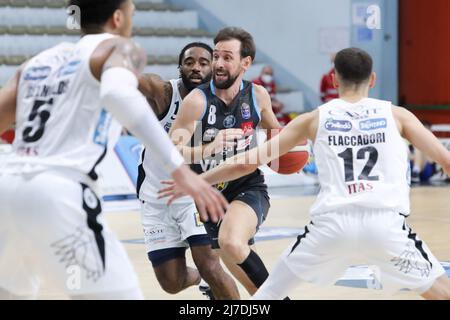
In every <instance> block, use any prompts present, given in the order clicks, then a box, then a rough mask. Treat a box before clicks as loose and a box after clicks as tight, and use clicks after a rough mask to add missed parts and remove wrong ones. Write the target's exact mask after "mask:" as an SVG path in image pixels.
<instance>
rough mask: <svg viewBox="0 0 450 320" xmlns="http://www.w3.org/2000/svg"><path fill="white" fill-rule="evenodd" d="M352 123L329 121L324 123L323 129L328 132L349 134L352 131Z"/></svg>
mask: <svg viewBox="0 0 450 320" xmlns="http://www.w3.org/2000/svg"><path fill="white" fill-rule="evenodd" d="M352 128H353V126H352V123H351V122H350V121H348V120H333V119H329V120H327V122H326V123H325V129H327V130H328V131H341V132H349V131H350V130H352Z"/></svg>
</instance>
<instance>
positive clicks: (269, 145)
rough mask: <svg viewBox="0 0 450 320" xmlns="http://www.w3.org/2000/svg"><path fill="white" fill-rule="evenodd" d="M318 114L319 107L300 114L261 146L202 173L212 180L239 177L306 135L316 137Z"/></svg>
mask: <svg viewBox="0 0 450 320" xmlns="http://www.w3.org/2000/svg"><path fill="white" fill-rule="evenodd" d="M318 116H319V113H318V111H317V110H316V111H313V112H310V113H305V114H302V115H301V116H298V117H297V118H295V119H294V120H293V121H291V122H290V123H289V124H288V125H287V126H286V127H285V128H284V129H283V130H282V131H281V132H280V134H278V135H276V136H275V137H273V138H272V139H270V140H269V141H267V142H265V143H264V144H262V145H261V146H259V147H258V148H254V149H252V150H250V151H248V152H245V153H242V154H238V155H236V156H234V157H232V158H229V159H227V161H225V162H224V163H223V164H222V165H220V166H218V167H216V168H214V169H212V170H210V171H208V172H205V173H204V174H202V177H203V178H204V179H205V180H206V181H208V182H209V183H211V184H216V183H219V182H221V181H231V180H235V179H238V178H240V177H242V176H244V175H247V174H250V173H252V172H253V171H255V170H256V168H258V167H259V166H261V165H263V164H267V163H269V162H270V161H272V160H274V159H277V158H279V157H280V156H282V155H284V154H286V153H287V152H289V150H291V149H292V148H294V147H295V146H296V145H298V144H299V143H300V142H301V141H304V140H306V139H309V140H313V141H314V140H315V138H316V132H317V122H318ZM236 165H237V167H236Z"/></svg>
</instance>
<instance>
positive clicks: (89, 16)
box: [67, 0, 127, 30]
mask: <svg viewBox="0 0 450 320" xmlns="http://www.w3.org/2000/svg"><path fill="white" fill-rule="evenodd" d="M125 1H127V0H95V1H93V0H69V1H68V5H67V6H68V7H69V6H78V7H79V8H80V13H81V17H80V18H81V29H83V30H90V29H98V27H102V26H104V25H105V23H106V22H107V21H108V19H109V18H111V16H112V15H113V13H114V11H116V10H117V9H119V8H120V6H121V5H122V4H123V3H124V2H125Z"/></svg>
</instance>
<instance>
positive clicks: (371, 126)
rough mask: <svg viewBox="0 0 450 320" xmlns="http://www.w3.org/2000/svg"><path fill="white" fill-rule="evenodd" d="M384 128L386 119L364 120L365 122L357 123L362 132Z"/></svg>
mask: <svg viewBox="0 0 450 320" xmlns="http://www.w3.org/2000/svg"><path fill="white" fill-rule="evenodd" d="M386 127H387V120H386V118H380V119H370V120H366V121H361V122H360V123H359V129H360V130H363V131H370V130H376V129H383V128H386Z"/></svg>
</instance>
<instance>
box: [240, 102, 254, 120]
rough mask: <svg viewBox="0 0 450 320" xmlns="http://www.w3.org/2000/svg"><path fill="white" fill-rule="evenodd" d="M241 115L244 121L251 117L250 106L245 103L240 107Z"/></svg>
mask: <svg viewBox="0 0 450 320" xmlns="http://www.w3.org/2000/svg"><path fill="white" fill-rule="evenodd" d="M241 115H242V119H244V120H248V119H250V118H251V117H252V113H251V111H250V106H249V105H248V104H247V103H245V102H244V103H243V104H242V106H241Z"/></svg>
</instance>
